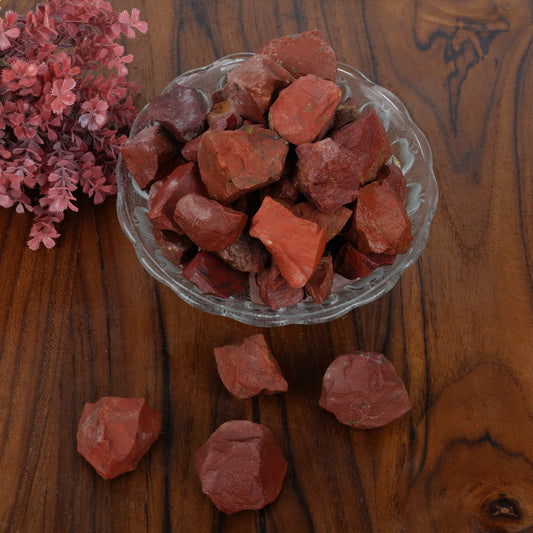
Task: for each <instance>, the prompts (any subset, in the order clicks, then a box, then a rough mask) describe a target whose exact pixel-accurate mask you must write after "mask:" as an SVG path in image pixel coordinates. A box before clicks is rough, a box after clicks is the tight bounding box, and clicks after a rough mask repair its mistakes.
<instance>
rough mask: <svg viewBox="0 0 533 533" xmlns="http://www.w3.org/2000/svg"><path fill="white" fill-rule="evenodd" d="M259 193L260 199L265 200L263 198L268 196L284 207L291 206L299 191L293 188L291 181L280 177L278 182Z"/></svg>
mask: <svg viewBox="0 0 533 533" xmlns="http://www.w3.org/2000/svg"><path fill="white" fill-rule="evenodd" d="M260 193H261V199H263V198H265V196H270V197H271V198H275V199H276V200H277V201H279V202H281V203H282V204H283V205H285V206H292V205H293V204H294V202H295V201H296V199H297V198H298V195H299V194H300V191H299V190H298V189H297V188H296V187H295V185H294V182H293V181H292V179H290V178H288V177H286V176H283V175H282V176H281V178H280V179H279V180H278V181H275V182H274V183H272V184H270V185H268V186H267V187H264V188H263V189H261V190H260Z"/></svg>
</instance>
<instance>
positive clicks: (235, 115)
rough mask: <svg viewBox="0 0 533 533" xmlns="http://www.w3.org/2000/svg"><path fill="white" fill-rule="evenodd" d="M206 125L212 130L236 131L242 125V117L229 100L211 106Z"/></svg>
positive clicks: (233, 103)
mask: <svg viewBox="0 0 533 533" xmlns="http://www.w3.org/2000/svg"><path fill="white" fill-rule="evenodd" d="M207 123H208V124H209V128H210V129H213V130H236V129H237V128H240V127H241V125H242V116H241V114H240V112H239V110H238V109H237V106H236V105H235V102H234V101H233V100H231V99H228V100H224V101H223V102H219V103H217V104H214V105H213V109H211V111H210V112H209V113H207Z"/></svg>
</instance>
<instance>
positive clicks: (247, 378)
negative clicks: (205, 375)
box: [215, 333, 288, 399]
mask: <svg viewBox="0 0 533 533" xmlns="http://www.w3.org/2000/svg"><path fill="white" fill-rule="evenodd" d="M215 360H216V362H217V368H218V375H219V376H220V379H221V380H222V383H224V385H225V387H226V388H227V389H228V391H229V392H231V394H233V395H234V396H236V397H237V398H240V399H243V398H250V397H252V396H255V395H256V394H259V393H264V394H276V393H279V392H286V391H287V389H288V385H287V382H286V381H285V378H284V377H283V375H282V373H281V370H280V368H279V364H278V362H277V361H276V359H275V357H274V355H273V354H272V351H271V350H270V347H269V346H268V344H267V342H266V340H265V337H264V336H263V335H262V334H261V333H259V334H258V335H253V336H251V337H247V338H246V339H243V340H242V341H241V342H239V343H236V344H229V345H227V346H220V347H219V348H215Z"/></svg>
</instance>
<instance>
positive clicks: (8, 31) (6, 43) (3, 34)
mask: <svg viewBox="0 0 533 533" xmlns="http://www.w3.org/2000/svg"><path fill="white" fill-rule="evenodd" d="M17 18H18V16H17V14H16V13H14V12H13V11H8V12H7V13H6V22H7V26H6V27H4V20H3V19H1V18H0V50H7V49H8V48H9V47H10V46H11V41H10V39H16V38H17V37H19V36H20V30H19V29H18V28H10V26H11V25H12V24H14V23H15V21H16V20H17Z"/></svg>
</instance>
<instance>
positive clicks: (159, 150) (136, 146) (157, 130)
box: [120, 125, 178, 189]
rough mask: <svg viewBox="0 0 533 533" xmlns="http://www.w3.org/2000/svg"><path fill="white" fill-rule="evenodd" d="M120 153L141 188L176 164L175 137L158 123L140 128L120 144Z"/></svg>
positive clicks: (146, 186)
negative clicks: (130, 137)
mask: <svg viewBox="0 0 533 533" xmlns="http://www.w3.org/2000/svg"><path fill="white" fill-rule="evenodd" d="M120 153H121V154H122V158H123V159H124V163H126V167H127V168H128V172H129V173H130V174H131V175H132V176H133V178H134V179H135V181H136V182H137V184H138V185H139V187H140V188H141V189H147V188H148V187H149V186H150V185H151V184H152V183H153V182H154V181H156V180H159V179H162V178H164V177H165V176H166V175H167V174H168V173H169V172H171V171H172V170H173V169H174V167H175V166H176V165H177V164H178V146H177V144H176V141H175V139H173V138H172V136H171V135H170V134H169V133H168V132H167V131H166V130H165V129H164V128H162V127H161V126H158V125H155V126H151V127H148V128H144V129H143V130H141V131H140V132H139V133H137V135H135V137H133V138H132V139H130V140H129V141H128V142H126V143H125V144H124V145H123V146H122V148H121V149H120Z"/></svg>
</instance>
